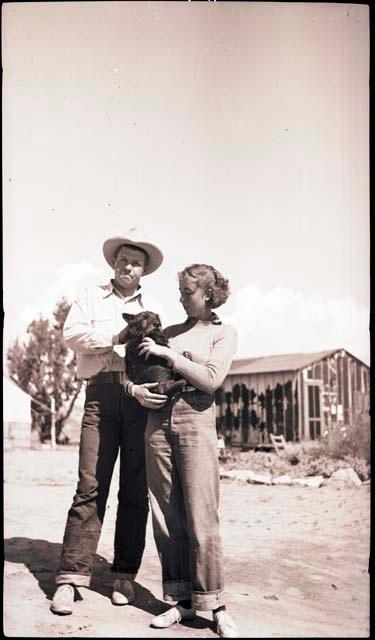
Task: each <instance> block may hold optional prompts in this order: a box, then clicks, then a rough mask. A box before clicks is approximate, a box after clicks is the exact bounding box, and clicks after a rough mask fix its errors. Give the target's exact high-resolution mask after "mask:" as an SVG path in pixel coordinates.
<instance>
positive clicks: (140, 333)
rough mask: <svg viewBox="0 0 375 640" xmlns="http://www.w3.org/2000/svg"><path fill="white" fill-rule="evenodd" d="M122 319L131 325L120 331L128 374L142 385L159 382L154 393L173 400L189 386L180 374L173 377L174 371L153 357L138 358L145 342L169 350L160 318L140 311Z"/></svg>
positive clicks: (150, 312) (148, 312) (160, 359)
mask: <svg viewBox="0 0 375 640" xmlns="http://www.w3.org/2000/svg"><path fill="white" fill-rule="evenodd" d="M122 317H123V318H124V320H126V321H127V323H128V325H127V327H125V329H123V331H121V333H120V335H119V341H120V343H121V344H126V355H125V365H126V372H127V374H128V376H129V378H130V380H131V381H132V382H134V383H135V384H143V383H144V382H159V385H158V386H157V387H155V388H153V389H152V392H153V393H160V394H165V395H167V396H172V395H174V394H175V393H177V391H179V390H180V389H182V388H183V387H184V386H185V385H186V384H187V383H186V380H184V379H183V378H181V376H179V375H178V374H174V372H173V370H172V367H171V366H170V365H169V364H168V362H167V361H166V360H165V358H160V357H159V356H155V355H153V354H150V355H149V357H148V358H147V360H146V358H145V356H144V355H139V352H138V349H139V345H140V344H141V342H142V340H143V339H144V338H146V337H147V338H152V339H153V340H154V341H155V342H156V344H160V345H163V346H165V347H167V346H168V338H167V337H166V335H165V332H164V330H163V329H162V326H161V322H160V318H159V316H158V315H157V314H156V313H152V311H141V313H137V314H135V315H132V314H130V313H123V314H122Z"/></svg>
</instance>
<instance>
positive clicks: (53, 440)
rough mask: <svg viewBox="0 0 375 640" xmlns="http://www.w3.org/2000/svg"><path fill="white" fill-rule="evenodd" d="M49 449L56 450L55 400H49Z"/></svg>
mask: <svg viewBox="0 0 375 640" xmlns="http://www.w3.org/2000/svg"><path fill="white" fill-rule="evenodd" d="M51 449H56V405H55V398H54V397H52V398H51Z"/></svg>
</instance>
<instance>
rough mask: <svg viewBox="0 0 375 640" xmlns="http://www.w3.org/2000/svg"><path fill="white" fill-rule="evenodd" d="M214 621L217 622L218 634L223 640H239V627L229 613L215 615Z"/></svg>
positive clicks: (222, 612)
mask: <svg viewBox="0 0 375 640" xmlns="http://www.w3.org/2000/svg"><path fill="white" fill-rule="evenodd" d="M214 621H215V622H216V630H217V633H218V634H219V636H220V637H221V638H238V628H237V625H236V623H235V621H234V619H233V618H232V616H230V615H229V613H228V612H227V611H225V610H224V611H218V612H217V613H214Z"/></svg>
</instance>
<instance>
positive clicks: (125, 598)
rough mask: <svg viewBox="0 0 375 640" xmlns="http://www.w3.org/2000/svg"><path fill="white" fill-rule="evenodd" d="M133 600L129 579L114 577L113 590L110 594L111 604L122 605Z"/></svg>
mask: <svg viewBox="0 0 375 640" xmlns="http://www.w3.org/2000/svg"><path fill="white" fill-rule="evenodd" d="M134 600H135V593H134V587H133V585H132V583H131V582H130V580H125V579H123V578H116V579H115V580H114V582H113V591H112V596H111V602H112V604H115V605H116V606H123V605H125V604H130V603H131V602H133V601H134Z"/></svg>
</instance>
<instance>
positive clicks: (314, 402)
mask: <svg viewBox="0 0 375 640" xmlns="http://www.w3.org/2000/svg"><path fill="white" fill-rule="evenodd" d="M308 393H309V396H308V397H309V429H310V438H311V440H315V439H316V438H319V437H320V434H321V415H320V386H319V385H318V384H309V385H308Z"/></svg>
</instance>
